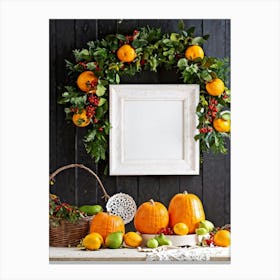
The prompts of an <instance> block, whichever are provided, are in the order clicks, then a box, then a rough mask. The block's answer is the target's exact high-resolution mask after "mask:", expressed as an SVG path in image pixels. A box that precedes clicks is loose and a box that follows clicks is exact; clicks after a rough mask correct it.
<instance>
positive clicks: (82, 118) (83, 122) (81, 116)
mask: <svg viewBox="0 0 280 280" xmlns="http://www.w3.org/2000/svg"><path fill="white" fill-rule="evenodd" d="M72 121H73V123H74V124H75V125H76V126H78V127H85V126H87V125H89V124H90V119H89V118H88V117H87V112H86V110H85V109H83V110H82V112H81V113H75V114H74V115H73V117H72Z"/></svg>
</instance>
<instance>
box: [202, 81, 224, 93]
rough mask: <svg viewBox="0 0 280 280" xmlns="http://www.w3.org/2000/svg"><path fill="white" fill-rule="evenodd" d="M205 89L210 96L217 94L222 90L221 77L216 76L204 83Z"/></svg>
mask: <svg viewBox="0 0 280 280" xmlns="http://www.w3.org/2000/svg"><path fill="white" fill-rule="evenodd" d="M206 90H207V92H208V93H209V94H210V95H212V96H219V95H221V94H222V93H223V92H224V90H225V84H224V82H223V81H222V80H221V79H219V78H216V79H213V80H212V81H210V82H209V83H207V84H206Z"/></svg>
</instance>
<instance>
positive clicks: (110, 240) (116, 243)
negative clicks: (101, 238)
mask: <svg viewBox="0 0 280 280" xmlns="http://www.w3.org/2000/svg"><path fill="white" fill-rule="evenodd" d="M122 243H123V233H122V232H121V231H117V232H112V233H109V234H108V235H107V237H106V239H105V244H106V246H107V247H108V248H110V249H118V248H120V247H121V246H122Z"/></svg>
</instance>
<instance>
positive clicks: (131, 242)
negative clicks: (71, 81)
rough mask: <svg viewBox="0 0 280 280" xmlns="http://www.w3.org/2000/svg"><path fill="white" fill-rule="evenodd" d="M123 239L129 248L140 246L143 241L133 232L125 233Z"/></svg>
mask: <svg viewBox="0 0 280 280" xmlns="http://www.w3.org/2000/svg"><path fill="white" fill-rule="evenodd" d="M123 239H124V242H125V244H126V245H128V246H130V247H138V246H140V245H141V243H142V240H143V238H142V236H141V235H140V234H138V233H137V232H134V231H129V232H127V233H126V234H125V235H124V237H123Z"/></svg>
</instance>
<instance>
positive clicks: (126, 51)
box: [117, 44, 136, 62]
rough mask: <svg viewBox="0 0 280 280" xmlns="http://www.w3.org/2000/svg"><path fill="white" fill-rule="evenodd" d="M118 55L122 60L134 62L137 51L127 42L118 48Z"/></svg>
mask: <svg viewBox="0 0 280 280" xmlns="http://www.w3.org/2000/svg"><path fill="white" fill-rule="evenodd" d="M117 57H118V59H119V60H120V61H122V62H132V61H133V60H134V58H135V57H136V52H135V50H134V48H132V47H131V46H130V45H129V44H125V45H123V46H121V47H120V48H119V49H118V51H117Z"/></svg>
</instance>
